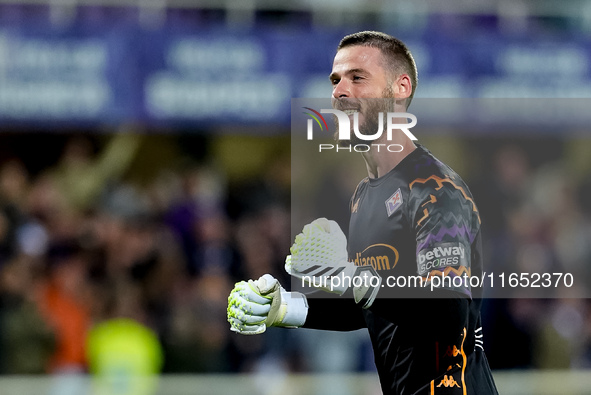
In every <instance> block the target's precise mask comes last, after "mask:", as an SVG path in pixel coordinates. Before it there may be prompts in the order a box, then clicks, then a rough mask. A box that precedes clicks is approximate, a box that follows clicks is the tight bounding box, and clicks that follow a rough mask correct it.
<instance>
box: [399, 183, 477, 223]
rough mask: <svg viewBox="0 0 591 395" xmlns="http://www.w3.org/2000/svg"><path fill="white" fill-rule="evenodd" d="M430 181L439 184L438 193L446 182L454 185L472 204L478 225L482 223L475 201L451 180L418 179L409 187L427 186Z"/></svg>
mask: <svg viewBox="0 0 591 395" xmlns="http://www.w3.org/2000/svg"><path fill="white" fill-rule="evenodd" d="M429 180H433V181H435V182H436V183H437V188H435V190H436V191H438V190H440V189H441V188H443V183H444V182H447V183H449V184H451V185H453V187H454V188H455V189H457V190H458V191H460V192H461V193H462V196H464V199H466V200H467V201H469V202H470V203H472V211H474V212H475V213H476V216H477V217H478V223H480V214H479V213H478V209H477V208H476V203H474V200H473V199H472V198H471V197H469V196H468V194H467V193H466V191H464V188H462V187H460V186H458V185H456V184H455V183H454V182H453V181H452V180H451V179H450V178H441V177H437V176H435V175H433V176H429V177H428V178H417V179H415V180H414V181H413V182H411V183H410V184H408V187H409V188H410V189H411V190H412V186H413V185H414V183H415V182H418V183H420V184H426V183H427V182H428V181H429Z"/></svg>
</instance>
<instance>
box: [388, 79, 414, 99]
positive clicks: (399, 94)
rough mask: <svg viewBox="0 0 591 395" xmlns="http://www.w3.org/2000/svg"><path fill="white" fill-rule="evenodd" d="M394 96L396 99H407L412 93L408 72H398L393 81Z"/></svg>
mask: <svg viewBox="0 0 591 395" xmlns="http://www.w3.org/2000/svg"><path fill="white" fill-rule="evenodd" d="M392 88H393V89H394V97H395V98H396V99H407V98H409V97H410V95H411V94H412V81H411V80H410V77H409V76H408V74H400V75H399V76H398V77H397V78H396V82H394V86H393V87H392Z"/></svg>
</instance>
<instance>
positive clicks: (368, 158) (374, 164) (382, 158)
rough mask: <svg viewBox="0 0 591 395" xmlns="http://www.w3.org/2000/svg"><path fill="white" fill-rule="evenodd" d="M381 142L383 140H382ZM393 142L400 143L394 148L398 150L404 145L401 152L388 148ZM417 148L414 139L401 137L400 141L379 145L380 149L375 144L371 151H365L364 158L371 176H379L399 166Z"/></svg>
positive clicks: (394, 142)
mask: <svg viewBox="0 0 591 395" xmlns="http://www.w3.org/2000/svg"><path fill="white" fill-rule="evenodd" d="M377 143H378V142H376V144H377ZM379 143H382V142H381V141H380V142H379ZM393 144H398V145H395V146H394V147H393V148H392V150H396V151H398V150H400V147H402V149H401V150H400V152H390V151H389V150H388V148H387V147H388V145H393ZM416 148H417V147H416V145H415V144H414V143H413V141H412V140H411V139H409V138H406V137H405V138H401V139H400V141H386V142H384V143H383V144H382V145H381V146H380V147H379V150H378V149H377V147H375V146H374V147H372V149H371V150H370V151H368V152H365V153H363V159H365V164H366V166H367V173H368V175H369V178H378V177H382V176H383V175H385V174H387V173H388V172H389V171H390V170H392V169H393V168H395V167H396V166H398V164H399V163H400V162H402V160H403V159H404V158H406V156H407V155H408V154H410V153H411V152H412V151H414V150H415V149H416Z"/></svg>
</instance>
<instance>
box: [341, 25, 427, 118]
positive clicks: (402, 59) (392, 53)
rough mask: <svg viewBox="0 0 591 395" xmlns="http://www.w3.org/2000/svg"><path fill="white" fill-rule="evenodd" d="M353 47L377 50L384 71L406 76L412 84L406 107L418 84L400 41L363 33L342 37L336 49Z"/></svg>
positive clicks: (405, 50) (409, 59) (409, 54)
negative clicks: (381, 58) (379, 53)
mask: <svg viewBox="0 0 591 395" xmlns="http://www.w3.org/2000/svg"><path fill="white" fill-rule="evenodd" d="M355 45H359V46H362V47H372V48H377V49H379V50H380V51H381V53H382V55H383V56H384V60H385V62H386V63H385V65H384V68H385V69H387V70H389V71H391V72H393V73H394V74H395V75H400V74H408V76H409V77H410V81H411V83H412V90H411V93H410V96H409V97H408V99H407V102H406V106H407V107H408V106H409V105H410V102H411V101H412V98H413V96H414V94H415V89H416V87H417V84H418V82H419V79H418V72H417V65H416V64H415V60H414V58H413V57H412V54H411V53H410V50H409V49H408V47H407V46H406V45H405V44H404V43H403V42H402V41H400V40H399V39H397V38H396V37H392V36H390V35H389V34H386V33H381V32H374V31H364V32H359V33H353V34H349V35H348V36H345V37H343V39H342V40H341V42H340V43H339V46H338V47H337V51H339V50H341V49H343V48H345V47H352V46H355Z"/></svg>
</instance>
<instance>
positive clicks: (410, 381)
mask: <svg viewBox="0 0 591 395" xmlns="http://www.w3.org/2000/svg"><path fill="white" fill-rule="evenodd" d="M348 250H349V259H350V260H351V261H353V262H354V263H355V264H356V265H371V266H373V267H374V268H375V269H376V270H377V271H378V273H379V274H380V275H381V277H382V279H383V286H382V288H381V289H380V292H379V294H378V297H377V299H376V301H375V302H374V304H373V306H372V307H371V308H370V309H367V310H363V309H361V308H360V307H359V306H357V305H355V304H354V302H353V301H351V300H350V299H348V300H343V298H340V299H341V300H340V301H338V302H337V299H328V300H314V299H310V301H309V302H310V311H309V314H308V319H307V321H306V325H305V326H306V327H316V328H322V329H333V330H349V329H355V328H357V327H367V328H368V330H369V334H370V338H371V341H372V345H373V349H374V355H375V363H376V366H377V370H378V374H379V377H380V382H381V386H382V390H383V392H384V394H397V395H407V394H409V395H410V394H417V395H419V394H421V395H422V394H436V395H438V394H442V395H443V394H452V395H456V394H457V395H476V394H478V395H489V394H497V390H496V388H495V385H494V382H493V380H492V376H491V373H490V369H489V367H488V363H487V361H486V357H485V355H484V349H483V347H484V346H483V334H482V328H481V324H480V305H481V300H480V297H481V290H480V289H478V288H471V287H470V285H469V282H467V281H461V282H460V281H456V282H455V283H454V282H452V281H451V280H452V279H453V278H455V277H464V278H465V277H466V276H477V277H480V276H481V274H482V256H481V241H480V217H479V213H478V209H477V207H476V204H475V203H474V200H473V199H472V195H471V193H470V191H469V189H468V187H467V186H466V184H465V183H464V182H463V180H462V179H461V178H460V177H459V176H458V175H457V174H456V173H455V172H454V171H453V170H451V169H450V168H449V167H448V166H446V165H445V164H443V163H442V162H441V161H439V160H438V159H436V158H435V157H434V156H433V155H432V154H431V153H430V152H429V151H428V150H427V149H426V148H424V147H422V146H420V145H419V146H418V147H417V148H416V149H415V150H414V151H413V152H411V153H410V154H409V155H407V156H406V157H405V158H404V159H403V160H402V161H401V162H400V163H399V164H398V165H397V166H396V167H395V168H394V169H392V170H391V171H390V172H389V173H387V174H385V175H384V176H382V177H379V178H374V179H369V178H366V179H364V180H363V181H362V182H361V183H360V184H359V185H358V187H357V189H356V190H355V193H354V194H353V197H352V199H351V220H350V227H349V237H348ZM435 277H438V279H437V280H434V278H435ZM444 277H447V280H448V281H445V280H442V279H443V278H444ZM413 279H414V280H413ZM417 279H421V280H423V284H428V286H423V287H421V286H414V287H413V286H412V282H413V281H415V282H416V280H417ZM439 280H441V281H439ZM431 282H433V284H434V285H435V284H437V285H438V286H437V287H435V289H431V287H430V286H429V284H431ZM417 284H420V282H417ZM315 305H321V307H319V308H316V306H315ZM320 309H321V310H324V311H327V310H330V311H332V312H333V313H332V314H328V315H327V314H325V315H323V316H320V315H319V314H320V313H319V312H318V310H320ZM343 317H344V318H343Z"/></svg>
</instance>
